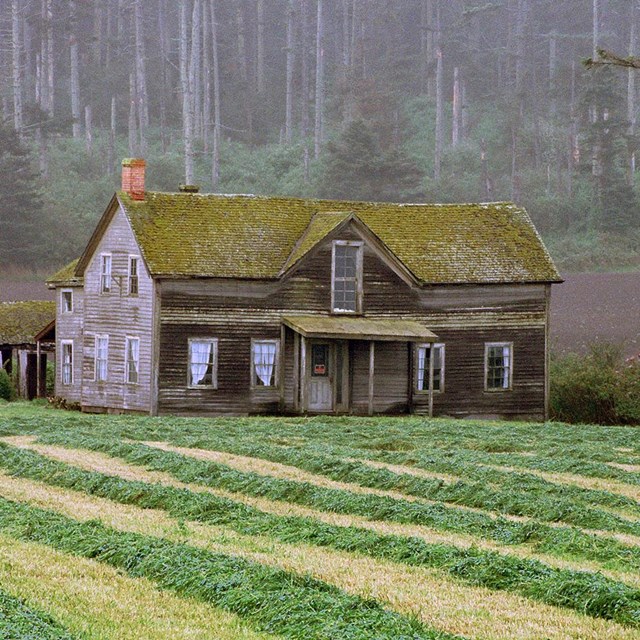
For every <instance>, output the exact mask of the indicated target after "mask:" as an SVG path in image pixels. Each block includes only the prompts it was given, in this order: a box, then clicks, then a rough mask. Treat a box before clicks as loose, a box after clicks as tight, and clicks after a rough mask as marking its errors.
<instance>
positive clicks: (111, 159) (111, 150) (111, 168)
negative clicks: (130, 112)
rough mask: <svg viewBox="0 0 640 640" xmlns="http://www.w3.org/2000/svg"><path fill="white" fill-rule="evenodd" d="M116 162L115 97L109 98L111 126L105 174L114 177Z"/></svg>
mask: <svg viewBox="0 0 640 640" xmlns="http://www.w3.org/2000/svg"><path fill="white" fill-rule="evenodd" d="M115 162H116V97H115V96H112V97H111V126H110V128H109V143H108V145H107V172H108V173H109V175H110V176H112V175H114V172H115Z"/></svg>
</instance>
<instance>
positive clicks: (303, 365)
mask: <svg viewBox="0 0 640 640" xmlns="http://www.w3.org/2000/svg"><path fill="white" fill-rule="evenodd" d="M306 410H307V339H306V338H305V337H304V336H300V411H302V413H304V412H305V411H306Z"/></svg>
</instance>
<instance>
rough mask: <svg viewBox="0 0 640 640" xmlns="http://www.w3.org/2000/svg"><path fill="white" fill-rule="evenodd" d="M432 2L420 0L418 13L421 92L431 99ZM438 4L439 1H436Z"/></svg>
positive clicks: (433, 92) (431, 0)
mask: <svg viewBox="0 0 640 640" xmlns="http://www.w3.org/2000/svg"><path fill="white" fill-rule="evenodd" d="M433 2H434V0H422V6H421V11H420V58H421V62H422V65H421V66H422V69H421V71H422V90H423V91H426V93H427V95H428V96H429V97H430V98H432V97H433V96H434V95H435V91H434V85H435V83H434V77H433V74H432V73H431V71H430V67H431V61H432V60H433V59H434V57H435V56H434V52H433V44H434V26H433V22H434V11H433ZM436 2H439V0H436Z"/></svg>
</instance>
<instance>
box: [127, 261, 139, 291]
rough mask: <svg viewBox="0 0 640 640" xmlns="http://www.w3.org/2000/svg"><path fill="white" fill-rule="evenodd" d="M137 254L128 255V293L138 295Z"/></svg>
mask: <svg viewBox="0 0 640 640" xmlns="http://www.w3.org/2000/svg"><path fill="white" fill-rule="evenodd" d="M138 263H139V259H138V256H129V295H130V296H137V295H138V282H139V280H138Z"/></svg>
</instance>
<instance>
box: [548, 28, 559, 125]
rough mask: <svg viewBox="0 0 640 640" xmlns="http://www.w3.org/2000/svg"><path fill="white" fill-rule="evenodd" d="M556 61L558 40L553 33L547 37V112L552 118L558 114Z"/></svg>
mask: <svg viewBox="0 0 640 640" xmlns="http://www.w3.org/2000/svg"><path fill="white" fill-rule="evenodd" d="M557 60H558V38H557V33H556V32H555V31H553V32H552V33H551V34H550V35H549V111H550V113H551V116H552V117H554V118H555V116H556V114H557V112H558V99H557V96H556V73H557V66H558V63H557Z"/></svg>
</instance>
